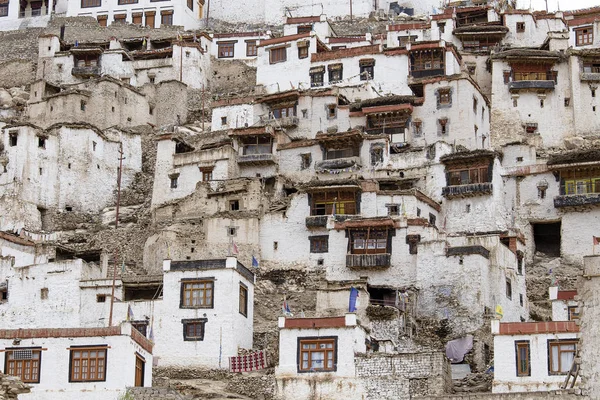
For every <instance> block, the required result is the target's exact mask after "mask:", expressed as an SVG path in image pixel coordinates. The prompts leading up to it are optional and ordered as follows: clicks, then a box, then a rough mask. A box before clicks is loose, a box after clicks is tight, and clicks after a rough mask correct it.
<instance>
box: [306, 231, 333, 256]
mask: <svg viewBox="0 0 600 400" xmlns="http://www.w3.org/2000/svg"><path fill="white" fill-rule="evenodd" d="M308 240H310V252H311V253H327V252H328V251H329V235H321V236H310V237H309V238H308Z"/></svg>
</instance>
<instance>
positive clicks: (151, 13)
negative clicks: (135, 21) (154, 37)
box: [144, 11, 156, 28]
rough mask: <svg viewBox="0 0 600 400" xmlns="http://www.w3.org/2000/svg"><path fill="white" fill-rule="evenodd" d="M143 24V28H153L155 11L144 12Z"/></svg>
mask: <svg viewBox="0 0 600 400" xmlns="http://www.w3.org/2000/svg"><path fill="white" fill-rule="evenodd" d="M149 20H150V21H149ZM149 22H152V24H150V23H149ZM144 24H145V26H149V27H150V28H154V27H155V25H156V11H144Z"/></svg>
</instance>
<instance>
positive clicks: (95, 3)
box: [81, 0, 102, 8]
mask: <svg viewBox="0 0 600 400" xmlns="http://www.w3.org/2000/svg"><path fill="white" fill-rule="evenodd" d="M101 5H102V0H81V8H88V7H100V6H101Z"/></svg>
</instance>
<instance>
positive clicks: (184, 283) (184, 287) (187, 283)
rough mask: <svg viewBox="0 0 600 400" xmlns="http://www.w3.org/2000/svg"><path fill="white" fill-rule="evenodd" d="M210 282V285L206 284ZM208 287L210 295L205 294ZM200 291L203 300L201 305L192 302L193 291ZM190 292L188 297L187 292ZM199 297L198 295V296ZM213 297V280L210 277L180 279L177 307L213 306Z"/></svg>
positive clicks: (208, 307)
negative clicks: (201, 286)
mask: <svg viewBox="0 0 600 400" xmlns="http://www.w3.org/2000/svg"><path fill="white" fill-rule="evenodd" d="M209 284H210V287H209V286H208V285H209ZM193 285H205V286H204V287H203V288H194V287H193ZM209 289H210V295H207V291H208V290H209ZM196 291H197V292H200V293H199V294H202V299H203V300H204V304H203V305H199V304H193V299H194V292H196ZM188 292H189V293H190V295H189V298H188V296H186V295H187V293H188ZM198 298H199V297H198ZM214 299H215V280H214V279H212V278H201V279H200V278H199V279H196V278H190V279H182V280H181V292H180V302H179V308H207V309H210V308H214Z"/></svg>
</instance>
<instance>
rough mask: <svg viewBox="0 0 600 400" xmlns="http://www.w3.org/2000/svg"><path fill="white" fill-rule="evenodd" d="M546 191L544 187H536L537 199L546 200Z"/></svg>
mask: <svg viewBox="0 0 600 400" xmlns="http://www.w3.org/2000/svg"><path fill="white" fill-rule="evenodd" d="M546 189H547V188H545V187H538V198H540V199H545V198H546Z"/></svg>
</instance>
